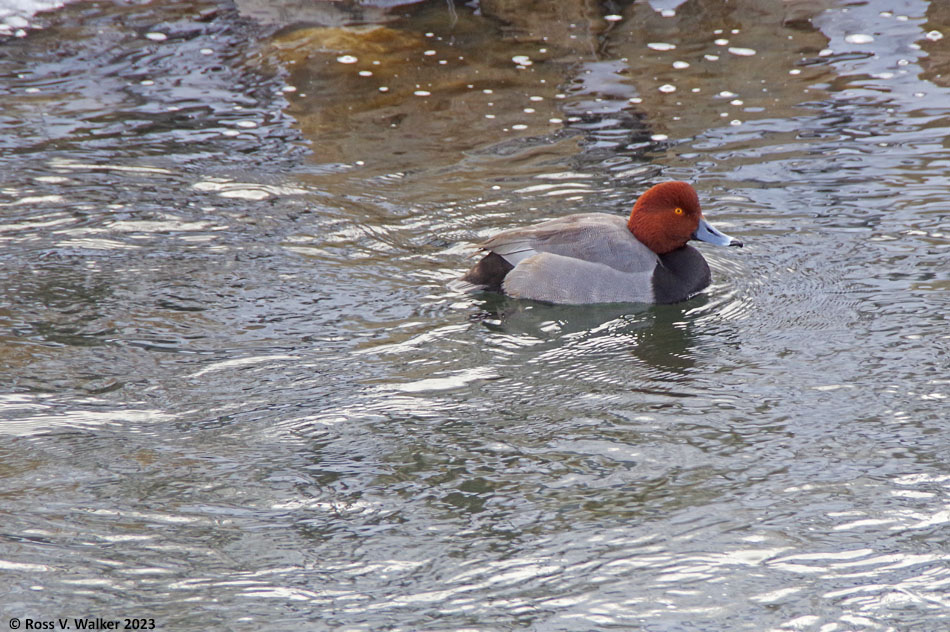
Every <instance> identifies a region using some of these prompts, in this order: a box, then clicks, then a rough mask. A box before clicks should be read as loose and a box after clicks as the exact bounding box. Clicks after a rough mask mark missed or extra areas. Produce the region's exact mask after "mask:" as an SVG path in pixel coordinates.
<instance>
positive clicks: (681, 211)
mask: <svg viewBox="0 0 950 632" xmlns="http://www.w3.org/2000/svg"><path fill="white" fill-rule="evenodd" d="M673 212H674V213H676V214H677V215H682V214H683V209H681V208H680V207H678V206H677V207H676V208H674V209H673Z"/></svg>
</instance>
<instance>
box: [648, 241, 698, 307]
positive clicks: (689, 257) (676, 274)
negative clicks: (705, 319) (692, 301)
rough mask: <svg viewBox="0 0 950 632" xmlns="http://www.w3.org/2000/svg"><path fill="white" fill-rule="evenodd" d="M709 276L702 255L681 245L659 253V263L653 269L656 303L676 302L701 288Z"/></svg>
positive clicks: (691, 248) (683, 299)
mask: <svg viewBox="0 0 950 632" xmlns="http://www.w3.org/2000/svg"><path fill="white" fill-rule="evenodd" d="M710 278H711V277H710V274H709V264H707V263H706V260H705V259H704V258H703V255H702V254H700V252H699V251H698V250H696V249H695V248H693V247H692V246H683V247H682V248H678V249H677V250H674V251H673V252H668V253H666V254H665V255H660V265H658V266H657V267H656V269H655V270H654V271H653V294H654V295H655V296H656V302H657V303H678V302H680V301H685V300H686V299H688V298H689V297H690V296H692V295H693V294H696V293H697V292H699V291H701V290H703V289H704V288H705V287H706V286H708V285H709V281H710Z"/></svg>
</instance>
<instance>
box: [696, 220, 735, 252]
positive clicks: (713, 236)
mask: <svg viewBox="0 0 950 632" xmlns="http://www.w3.org/2000/svg"><path fill="white" fill-rule="evenodd" d="M693 239H698V240H699V241H706V242H709V243H711V244H716V245H717V246H738V247H740V248H741V247H742V242H741V241H739V240H738V239H734V238H732V237H730V236H729V235H727V234H725V233H721V232H719V231H718V230H716V229H715V228H713V227H712V225H710V223H709V222H707V221H706V219H705V218H700V220H699V228H697V229H696V232H694V233H693Z"/></svg>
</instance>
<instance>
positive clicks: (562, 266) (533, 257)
mask: <svg viewBox="0 0 950 632" xmlns="http://www.w3.org/2000/svg"><path fill="white" fill-rule="evenodd" d="M481 248H482V249H483V250H487V251H488V254H487V255H486V256H485V257H484V258H483V259H482V260H481V261H479V262H478V263H477V264H476V265H475V266H474V267H473V268H472V269H471V270H469V271H468V273H467V274H466V275H465V276H463V277H462V279H461V281H462V282H463V283H464V284H466V286H467V289H473V290H474V289H484V290H496V291H498V290H500V291H502V292H504V293H505V294H507V295H508V296H513V297H516V298H526V299H533V300H537V301H547V302H550V303H563V304H588V303H675V302H678V301H682V300H685V299H687V298H689V297H690V296H692V295H693V294H696V293H697V292H699V291H701V290H702V289H703V288H705V287H706V286H708V285H709V280H710V275H709V266H708V265H707V264H706V260H705V259H703V256H702V255H701V254H700V253H699V251H698V250H696V249H695V248H693V247H691V246H684V247H682V248H679V249H677V250H674V251H673V252H670V253H667V254H663V255H657V254H656V253H655V252H653V251H652V250H650V249H649V248H647V247H646V246H645V245H643V244H642V243H640V241H638V240H637V238H636V237H634V236H633V233H631V232H630V230H629V229H628V228H627V222H626V220H625V219H624V218H622V217H618V216H615V215H608V214H606V213H579V214H576V215H568V216H566V217H561V218H558V219H553V220H550V221H547V222H542V223H540V224H536V225H534V226H528V227H525V228H515V229H512V230H506V231H504V232H501V233H499V234H497V235H495V236H494V237H492V238H490V239H489V240H488V241H486V242H485V243H483V244H481Z"/></svg>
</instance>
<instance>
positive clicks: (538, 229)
mask: <svg viewBox="0 0 950 632" xmlns="http://www.w3.org/2000/svg"><path fill="white" fill-rule="evenodd" d="M481 247H482V248H483V249H485V250H489V251H491V252H494V253H496V254H498V255H499V256H501V257H503V258H504V259H505V261H507V262H508V263H510V264H511V265H513V266H518V265H519V264H520V263H521V262H523V261H525V260H526V259H528V258H530V257H533V256H534V255H537V254H539V253H542V252H548V253H552V254H556V255H562V256H565V257H570V258H573V259H578V260H582V261H591V262H595V263H602V264H605V265H607V266H610V267H612V268H615V269H617V270H621V271H624V272H642V271H647V270H652V269H653V268H654V267H655V266H656V262H657V256H656V254H654V253H653V252H652V251H651V250H650V249H649V248H647V247H646V246H644V245H643V244H641V243H640V242H639V241H637V240H636V238H634V236H633V235H632V234H631V233H630V231H629V230H628V229H627V223H626V221H625V220H624V219H623V218H622V217H617V216H614V215H608V214H606V213H581V214H576V215H568V216H566V217H561V218H558V219H554V220H550V221H547V222H542V223H540V224H536V225H534V226H527V227H524V228H515V229H512V230H506V231H504V232H502V233H498V234H497V235H495V236H494V237H492V238H491V239H489V240H488V241H486V242H484V243H483V244H481Z"/></svg>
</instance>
